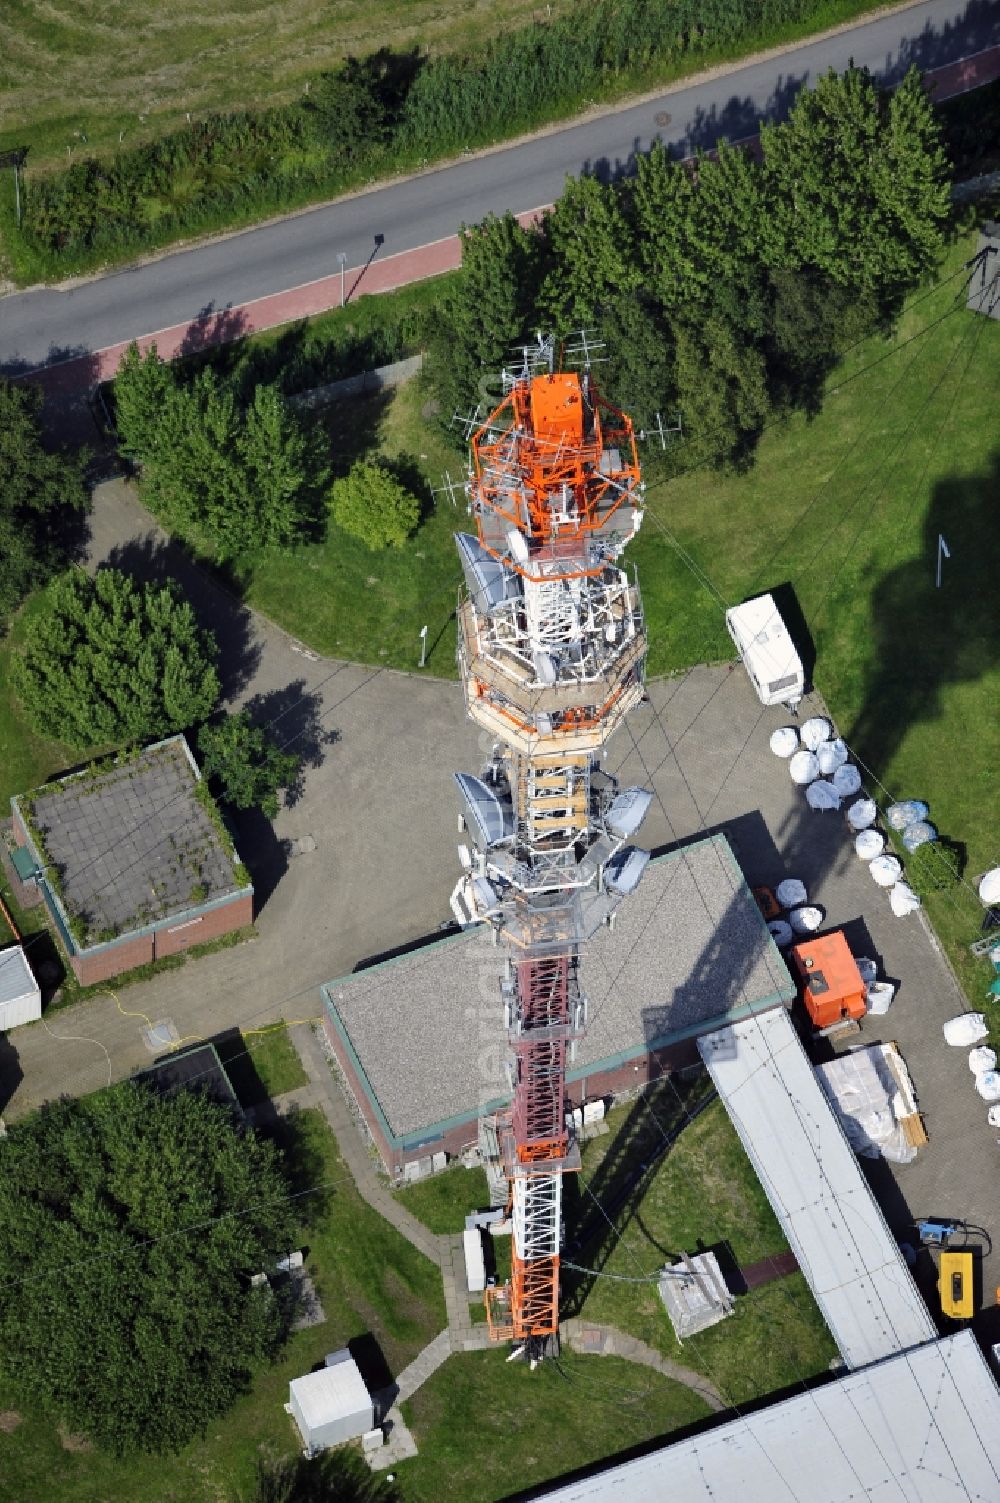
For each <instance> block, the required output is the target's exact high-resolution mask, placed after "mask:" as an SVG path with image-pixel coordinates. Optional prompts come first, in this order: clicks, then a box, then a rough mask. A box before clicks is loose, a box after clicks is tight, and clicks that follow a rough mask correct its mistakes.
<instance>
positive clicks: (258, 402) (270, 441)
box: [226, 386, 330, 551]
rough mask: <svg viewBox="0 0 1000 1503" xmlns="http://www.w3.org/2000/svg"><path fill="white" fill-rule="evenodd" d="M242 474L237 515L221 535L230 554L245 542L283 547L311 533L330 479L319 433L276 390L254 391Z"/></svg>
mask: <svg viewBox="0 0 1000 1503" xmlns="http://www.w3.org/2000/svg"><path fill="white" fill-rule="evenodd" d="M239 450H240V456H241V458H242V461H243V467H244V471H245V474H246V491H245V494H244V504H243V508H242V512H241V511H240V510H239V509H238V508H233V509H232V510H231V511H230V512H229V515H228V517H227V519H226V521H227V524H228V525H227V529H226V535H227V537H228V538H229V541H230V544H231V545H232V546H233V550H234V551H240V544H239V538H240V535H241V534H242V536H243V538H244V543H243V545H242V546H243V547H245V546H246V542H245V539H246V538H247V536H249V538H250V539H251V544H252V546H254V547H264V546H270V547H282V546H284V545H286V544H288V543H292V542H294V541H295V540H296V539H297V538H299V537H302V536H303V535H304V534H306V533H307V532H309V531H311V530H312V529H313V528H315V527H316V526H317V525H318V523H319V521H320V518H321V516H322V509H323V489H324V487H325V485H326V482H327V481H328V479H329V477H330V468H329V464H328V462H327V458H326V452H325V447H324V439H323V430H322V429H321V428H320V427H319V426H318V424H315V423H314V424H312V425H311V426H310V427H308V428H307V427H306V426H305V425H304V424H303V423H302V421H301V420H300V419H299V418H298V416H297V415H296V413H295V412H294V411H293V409H292V408H291V407H290V406H289V404H288V403H287V402H286V400H285V398H284V397H283V396H282V395H281V393H280V392H279V390H278V388H277V386H258V387H257V388H256V390H255V391H254V394H253V397H252V399H251V402H250V405H249V407H248V408H247V412H246V420H245V424H244V427H243V431H242V433H241V434H240V438H239Z"/></svg>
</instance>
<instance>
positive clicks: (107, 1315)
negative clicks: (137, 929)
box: [0, 1081, 294, 1454]
mask: <svg viewBox="0 0 1000 1503" xmlns="http://www.w3.org/2000/svg"><path fill="white" fill-rule="evenodd" d="M0 1179H2V1183H3V1195H2V1196H0V1283H2V1285H3V1288H4V1298H3V1300H2V1301H0V1363H2V1366H3V1368H4V1370H5V1377H6V1378H7V1379H8V1380H9V1382H10V1384H11V1385H12V1386H13V1388H14V1389H15V1391H16V1392H18V1393H19V1395H21V1396H22V1397H23V1400H24V1402H25V1403H27V1404H30V1405H31V1406H33V1407H35V1406H37V1408H38V1409H40V1410H41V1411H43V1412H44V1413H46V1414H48V1415H50V1416H51V1417H52V1418H53V1419H54V1420H60V1421H62V1422H63V1423H65V1424H66V1425H67V1426H68V1427H69V1428H70V1429H72V1430H74V1431H77V1432H80V1433H82V1434H84V1435H86V1436H89V1437H90V1438H91V1439H92V1440H94V1441H95V1442H96V1443H97V1444H98V1445H100V1446H102V1447H104V1448H106V1449H107V1450H109V1451H112V1452H115V1453H117V1454H128V1453H129V1452H135V1451H140V1450H144V1451H172V1450H177V1449H179V1448H180V1447H181V1446H183V1445H184V1444H185V1443H186V1442H187V1441H189V1440H190V1439H192V1438H193V1437H194V1436H196V1435H198V1434H200V1433H203V1431H204V1429H205V1425H206V1423H207V1422H208V1421H210V1420H212V1419H214V1418H215V1416H217V1415H219V1414H222V1413H224V1412H225V1410H226V1409H228V1408H229V1406H230V1405H231V1404H232V1403H233V1401H234V1400H235V1399H236V1398H237V1397H238V1396H239V1395H240V1394H242V1393H244V1392H246V1390H247V1389H248V1387H249V1384H250V1380H251V1377H252V1375H253V1373H254V1371H255V1369H256V1368H257V1367H258V1365H259V1364H260V1363H261V1362H262V1361H263V1360H264V1359H265V1358H267V1357H268V1356H270V1355H272V1354H273V1353H274V1352H275V1351H276V1350H277V1349H278V1347H279V1345H280V1343H281V1340H282V1338H283V1336H284V1333H285V1328H286V1320H287V1317H286V1315H285V1313H284V1311H283V1307H282V1305H281V1303H280V1302H279V1301H277V1300H275V1298H274V1297H273V1295H272V1294H271V1292H270V1291H269V1290H268V1289H267V1288H266V1287H262V1288H259V1289H255V1288H253V1287H252V1286H251V1282H250V1281H251V1277H252V1275H253V1274H255V1273H256V1272H258V1271H259V1270H260V1269H262V1268H267V1267H269V1266H271V1265H272V1264H273V1263H274V1260H275V1257H276V1255H279V1254H281V1253H284V1252H287V1250H288V1249H289V1247H290V1246H291V1245H292V1238H293V1234H294V1224H293V1219H292V1216H291V1213H290V1210H289V1203H288V1200H287V1195H288V1184H287V1181H286V1179H285V1177H284V1174H283V1172H282V1161H281V1159H280V1157H279V1155H278V1154H277V1152H276V1150H275V1149H274V1147H273V1146H272V1145H271V1144H270V1143H268V1142H265V1141H264V1140H263V1139H260V1138H258V1137H257V1136H256V1134H254V1133H252V1132H247V1131H241V1130H239V1129H238V1128H237V1126H236V1124H235V1122H234V1120H233V1117H232V1114H231V1112H230V1111H229V1110H228V1109H227V1108H225V1107H223V1106H219V1105H217V1104H216V1103H214V1102H212V1101H211V1100H209V1099H208V1098H207V1097H206V1096H205V1095H204V1094H202V1093H200V1092H197V1091H192V1090H180V1091H175V1092H173V1093H171V1094H167V1095H159V1094H157V1093H155V1092H154V1091H153V1090H151V1089H150V1088H149V1087H148V1086H144V1085H140V1084H137V1083H136V1082H131V1081H130V1082H127V1083H125V1084H123V1085H119V1086H115V1087H113V1088H111V1089H110V1090H106V1091H101V1092H98V1093H97V1094H96V1095H93V1096H88V1097H85V1098H84V1099H82V1100H76V1101H74V1100H67V1099H63V1100H61V1101H58V1102H51V1103H49V1104H47V1105H46V1106H43V1107H42V1108H41V1109H40V1110H39V1111H37V1112H34V1113H32V1114H31V1115H30V1116H28V1117H25V1118H22V1119H21V1120H20V1121H18V1122H16V1123H13V1124H12V1125H11V1126H10V1127H9V1129H8V1132H7V1136H6V1137H4V1138H0Z"/></svg>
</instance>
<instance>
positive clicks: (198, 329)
mask: <svg viewBox="0 0 1000 1503" xmlns="http://www.w3.org/2000/svg"><path fill="white" fill-rule="evenodd" d="M249 332H250V320H249V318H248V317H247V315H246V313H244V311H243V309H242V308H234V307H233V305H232V303H227V304H226V305H225V307H223V308H216V306H215V303H214V302H212V303H206V304H205V306H204V307H203V308H202V309H200V310H199V312H198V313H197V314H196V315H195V317H194V318H193V319H192V320H191V322H190V323H189V325H188V327H187V329H186V331H185V333H184V338H183V339H182V340H181V342H180V344H179V345H178V347H177V350H176V353H175V355H174V357H173V358H174V359H183V358H184V357H185V356H186V355H197V354H198V353H199V352H200V351H202V350H206V349H210V348H213V347H214V346H216V345H228V344H231V343H232V342H233V340H236V339H240V338H241V337H242V336H243V335H245V334H247V333H249Z"/></svg>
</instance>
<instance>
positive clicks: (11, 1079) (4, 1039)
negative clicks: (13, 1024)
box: [0, 1033, 24, 1116]
mask: <svg viewBox="0 0 1000 1503" xmlns="http://www.w3.org/2000/svg"><path fill="white" fill-rule="evenodd" d="M23 1079H24V1071H23V1070H22V1069H21V1062H20V1059H19V1057H18V1053H17V1050H16V1049H15V1048H14V1045H13V1044H12V1043H11V1041H10V1036H9V1035H8V1034H6V1033H0V1116H2V1115H3V1112H4V1109H5V1108H6V1106H7V1103H8V1102H9V1101H10V1100H11V1098H12V1097H13V1096H14V1094H15V1093H16V1091H17V1088H18V1086H19V1085H20V1084H21V1081H22V1080H23Z"/></svg>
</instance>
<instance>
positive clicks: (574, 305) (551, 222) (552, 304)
mask: <svg viewBox="0 0 1000 1503" xmlns="http://www.w3.org/2000/svg"><path fill="white" fill-rule="evenodd" d="M542 234H543V237H544V241H545V246H546V250H547V253H548V265H549V269H548V271H547V272H546V274H545V278H544V280H543V282H542V285H541V289H540V291H539V295H538V307H539V312H540V315H541V317H542V318H543V319H544V321H545V324H546V326H548V327H552V328H554V329H556V330H557V331H559V332H561V333H565V332H566V331H567V330H568V329H574V328H581V327H583V326H584V325H587V324H592V323H593V322H594V321H595V319H596V318H597V315H598V313H599V311H600V310H601V309H602V308H604V307H606V306H607V305H608V303H609V302H610V301H612V300H613V299H617V298H620V297H622V296H624V295H627V294H628V293H630V292H634V291H635V289H636V288H637V287H638V285H639V280H640V273H639V268H638V266H637V265H636V262H635V248H634V245H633V243H632V232H631V229H630V226H629V223H628V221H627V219H626V218H625V214H624V213H623V211H622V207H621V203H620V200H619V195H618V193H617V191H616V190H615V189H614V188H611V187H607V186H606V185H605V184H603V183H600V182H598V180H597V178H596V177H586V176H585V177H568V178H567V179H566V186H565V188H564V189H563V194H562V197H561V198H560V199H559V201H558V202H557V203H556V205H555V207H554V208H553V209H551V210H550V211H549V213H548V214H546V216H545V219H544V222H543V225H542Z"/></svg>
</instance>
